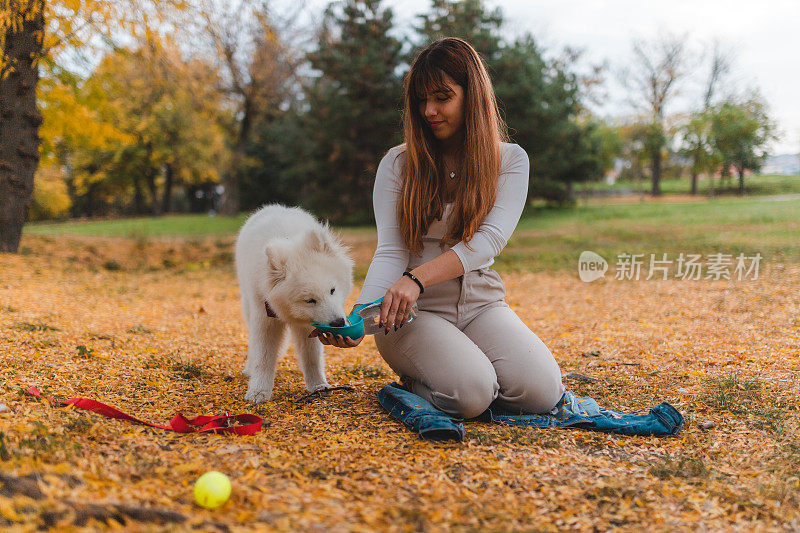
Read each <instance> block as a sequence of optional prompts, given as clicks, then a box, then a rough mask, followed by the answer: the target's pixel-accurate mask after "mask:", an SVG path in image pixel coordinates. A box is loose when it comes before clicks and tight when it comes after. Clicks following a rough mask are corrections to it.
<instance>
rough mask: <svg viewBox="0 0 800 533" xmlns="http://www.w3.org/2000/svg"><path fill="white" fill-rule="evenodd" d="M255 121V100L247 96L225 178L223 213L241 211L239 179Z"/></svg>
mask: <svg viewBox="0 0 800 533" xmlns="http://www.w3.org/2000/svg"><path fill="white" fill-rule="evenodd" d="M252 122H253V102H252V101H251V99H250V98H247V97H245V102H244V106H243V113H242V122H241V123H240V124H239V135H238V139H236V144H235V145H234V147H233V154H231V167H230V171H229V172H228V174H227V176H226V179H225V192H224V193H222V204H221V205H220V208H219V212H220V213H221V214H223V215H235V214H237V213H239V180H240V179H241V175H242V172H243V171H244V169H243V168H242V167H243V166H244V159H245V157H244V155H245V154H244V151H245V149H246V148H247V144H248V142H249V141H250V130H251V127H250V125H251V124H252Z"/></svg>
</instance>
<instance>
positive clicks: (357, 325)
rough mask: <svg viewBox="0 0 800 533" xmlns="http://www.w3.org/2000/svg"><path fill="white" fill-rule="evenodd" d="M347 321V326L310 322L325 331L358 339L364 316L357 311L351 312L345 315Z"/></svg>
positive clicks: (361, 331) (362, 330)
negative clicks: (348, 323)
mask: <svg viewBox="0 0 800 533" xmlns="http://www.w3.org/2000/svg"><path fill="white" fill-rule="evenodd" d="M347 321H348V322H350V325H349V326H341V327H337V326H328V325H327V324H311V325H312V326H314V327H315V328H317V329H318V330H320V331H323V332H325V333H333V334H334V335H341V336H342V337H343V338H344V337H350V338H351V339H353V340H355V339H359V338H361V336H362V335H364V318H363V317H362V316H361V315H359V314H358V313H353V314H352V315H349V316H348V317H347Z"/></svg>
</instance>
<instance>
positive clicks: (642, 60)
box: [620, 35, 688, 195]
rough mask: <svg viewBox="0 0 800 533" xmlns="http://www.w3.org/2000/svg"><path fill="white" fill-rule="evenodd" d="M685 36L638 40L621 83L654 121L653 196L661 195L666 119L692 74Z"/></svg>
mask: <svg viewBox="0 0 800 533" xmlns="http://www.w3.org/2000/svg"><path fill="white" fill-rule="evenodd" d="M687 59H688V57H687V50H686V38H685V36H674V35H661V36H659V37H658V38H657V39H655V40H653V41H645V40H642V39H636V40H634V42H633V60H632V62H631V64H630V66H629V67H627V68H624V69H623V70H622V72H621V75H620V79H621V81H622V83H623V84H624V85H625V86H626V87H627V89H628V91H629V92H630V94H631V97H632V100H631V101H632V103H633V104H634V105H635V106H636V107H638V108H639V110H640V111H642V112H643V113H644V114H645V116H647V117H648V120H649V121H650V132H651V135H650V138H649V139H648V142H647V146H648V152H649V156H650V162H651V168H652V191H651V192H652V194H653V195H659V194H661V187H660V184H661V162H662V150H663V149H664V146H666V144H667V140H666V134H665V127H664V117H665V113H666V112H665V109H666V107H667V105H668V103H669V102H670V100H671V99H672V98H673V97H674V96H675V95H676V94H677V85H678V83H679V82H680V81H681V80H682V78H684V77H685V76H686V74H687V73H688V68H687V64H688V61H687Z"/></svg>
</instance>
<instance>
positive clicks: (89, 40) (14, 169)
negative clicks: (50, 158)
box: [0, 0, 184, 252]
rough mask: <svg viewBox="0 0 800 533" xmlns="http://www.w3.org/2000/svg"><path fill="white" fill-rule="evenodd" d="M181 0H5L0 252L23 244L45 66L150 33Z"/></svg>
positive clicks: (0, 38) (0, 43) (58, 68)
mask: <svg viewBox="0 0 800 533" xmlns="http://www.w3.org/2000/svg"><path fill="white" fill-rule="evenodd" d="M183 8H184V4H183V1H182V0H108V1H100V0H0V252H16V251H17V250H18V248H19V243H20V238H21V235H22V227H23V225H24V223H25V220H26V218H27V212H28V208H29V205H30V201H31V195H32V192H33V183H34V176H35V173H36V169H37V167H38V165H39V160H40V127H41V126H42V122H43V120H44V117H45V116H46V114H45V115H44V116H43V113H42V111H41V110H40V109H39V106H37V95H38V94H39V83H40V77H41V75H42V71H43V72H44V73H45V74H47V75H48V76H49V75H52V76H54V77H57V76H59V75H64V73H68V72H70V71H71V70H72V69H75V68H80V63H81V60H83V61H84V62H86V61H87V60H88V58H89V56H91V54H92V53H95V52H96V51H97V50H98V49H100V48H102V47H104V46H106V45H108V44H109V43H114V42H116V41H117V40H120V39H125V38H129V37H130V36H142V35H145V36H146V35H148V34H150V33H152V28H154V27H157V26H158V25H159V24H160V23H161V21H163V20H166V19H167V18H168V17H171V16H173V15H174V13H175V12H178V11H180V10H182V9H183ZM45 77H47V76H45ZM61 103H62V106H63V107H64V108H68V107H69V106H70V105H71V104H70V99H69V98H67V99H64V100H62V102H61ZM72 104H74V105H76V106H78V105H79V104H78V102H77V101H73V102H72ZM80 113H81V111H78V113H77V116H80ZM98 127H100V128H101V129H102V126H98ZM96 133H99V132H96ZM100 137H101V135H97V137H96V138H97V139H100ZM112 137H114V136H112Z"/></svg>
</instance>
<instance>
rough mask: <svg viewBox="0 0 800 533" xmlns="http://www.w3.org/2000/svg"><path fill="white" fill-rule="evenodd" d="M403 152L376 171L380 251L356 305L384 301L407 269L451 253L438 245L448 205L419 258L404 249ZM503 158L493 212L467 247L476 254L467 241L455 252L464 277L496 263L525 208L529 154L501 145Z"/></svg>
mask: <svg viewBox="0 0 800 533" xmlns="http://www.w3.org/2000/svg"><path fill="white" fill-rule="evenodd" d="M405 147H406V145H405V144H401V145H398V146H395V147H394V148H392V149H391V150H389V151H388V152H387V153H386V155H385V156H383V159H381V162H380V164H379V165H378V171H377V173H376V176H375V186H374V188H373V191H372V206H373V209H374V210H375V223H376V226H377V229H378V246H377V248H376V250H375V254H374V255H373V257H372V262H371V263H370V265H369V270H367V276H366V278H365V279H364V284H363V286H362V287H361V293H360V294H359V296H358V299H357V300H356V304H357V305H358V304H362V303H366V302H372V301H374V300H377V299H378V298H380V297H382V296H384V295H385V294H386V291H387V290H388V289H389V287H391V286H392V285H394V284H395V282H397V280H398V279H400V277H401V276H402V275H403V272H404V271H405V270H406V269H407V268H408V267H409V266H410V267H411V268H416V267H417V266H419V265H421V264H422V263H425V262H427V261H429V260H431V259H433V258H434V257H437V256H438V255H439V254H442V253H444V252H446V251H447V250H448V249H450V248H449V247H445V248H440V247H439V240H440V239H441V238H442V237H443V236H444V232H445V231H446V230H447V221H448V217H449V215H450V210H451V208H452V206H453V204H452V203H448V204H446V205H445V208H444V213H443V215H442V218H441V219H437V220H435V221H434V222H433V223H432V224H431V226H430V228H429V229H428V233H426V234H425V236H424V237H423V238H422V244H423V250H422V253H421V254H411V253H410V251H409V249H408V248H407V247H406V246H405V244H404V243H403V239H402V237H401V234H400V224H399V221H398V219H397V201H398V198H399V196H400V186H401V180H402V173H401V169H402V165H403V164H405ZM500 152H501V156H502V158H501V165H500V178H499V179H498V182H497V199H496V200H495V203H494V207H493V208H492V210H491V211H490V212H489V214H488V215H486V218H485V219H484V221H483V223H482V224H481V225H480V226H479V227H478V231H477V232H476V233H475V235H473V236H472V239H471V240H470V241H469V245H470V247H471V248H472V250H470V249H469V248H467V245H466V244H465V243H464V241H460V242H458V243H456V244H454V245H453V246H452V249H453V251H454V252H455V253H456V255H457V256H458V258H459V259H460V260H461V264H462V266H463V267H464V272H469V271H471V270H475V269H478V268H487V267H489V266H491V265H492V264H493V263H494V258H495V257H497V255H498V254H499V253H500V251H501V250H502V249H503V248H504V247H505V245H506V243H508V240H509V239H510V238H511V234H512V233H513V232H514V229H515V228H516V227H517V223H518V222H519V218H520V216H521V215H522V209H523V208H524V207H525V202H526V200H527V197H528V175H529V171H530V162H529V160H528V154H527V153H526V152H525V150H524V149H522V147H520V146H519V145H518V144H511V143H501V145H500Z"/></svg>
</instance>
